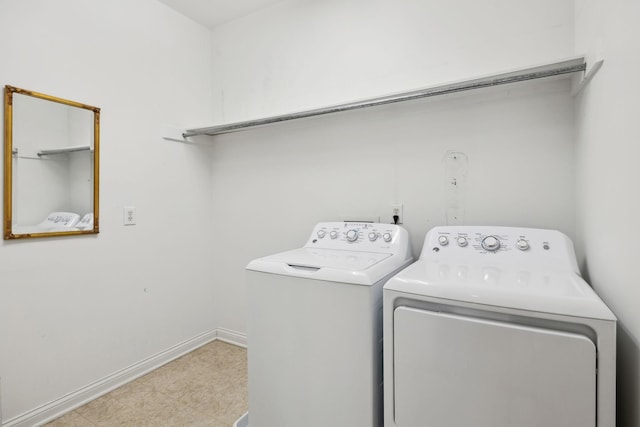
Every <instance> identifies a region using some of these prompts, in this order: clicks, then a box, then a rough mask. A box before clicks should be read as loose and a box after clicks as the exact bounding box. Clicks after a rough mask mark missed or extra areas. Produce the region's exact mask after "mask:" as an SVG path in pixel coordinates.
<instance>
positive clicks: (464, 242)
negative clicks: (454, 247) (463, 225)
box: [456, 236, 469, 248]
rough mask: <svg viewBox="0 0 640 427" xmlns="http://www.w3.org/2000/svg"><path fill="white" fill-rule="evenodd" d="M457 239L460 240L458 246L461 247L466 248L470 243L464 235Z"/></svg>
mask: <svg viewBox="0 0 640 427" xmlns="http://www.w3.org/2000/svg"><path fill="white" fill-rule="evenodd" d="M456 241H457V242H458V246H460V247H461V248H464V247H465V246H467V244H468V243H469V242H468V241H467V238H466V237H462V236H460V237H458V239H457V240H456Z"/></svg>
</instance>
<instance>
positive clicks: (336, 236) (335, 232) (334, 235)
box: [329, 230, 338, 239]
mask: <svg viewBox="0 0 640 427" xmlns="http://www.w3.org/2000/svg"><path fill="white" fill-rule="evenodd" d="M329 236H330V237H331V238H332V239H337V238H338V232H337V231H335V230H333V231H332V232H330V233H329Z"/></svg>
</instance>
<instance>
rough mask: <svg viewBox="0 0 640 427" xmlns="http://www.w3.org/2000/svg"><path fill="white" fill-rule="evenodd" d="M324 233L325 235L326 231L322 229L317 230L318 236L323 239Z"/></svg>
mask: <svg viewBox="0 0 640 427" xmlns="http://www.w3.org/2000/svg"><path fill="white" fill-rule="evenodd" d="M325 235H326V233H325V232H324V230H318V237H319V238H320V239H324V236H325Z"/></svg>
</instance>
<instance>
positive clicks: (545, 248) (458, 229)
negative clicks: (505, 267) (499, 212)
mask: <svg viewBox="0 0 640 427" xmlns="http://www.w3.org/2000/svg"><path fill="white" fill-rule="evenodd" d="M425 257H426V258H434V259H448V260H455V261H456V262H461V263H464V262H465V261H469V262H472V260H473V259H478V258H479V257H482V259H483V260H484V261H482V262H488V261H489V260H491V262H498V263H500V262H502V261H505V262H513V261H514V260H518V261H519V262H524V263H529V262H530V263H535V262H538V261H540V260H542V259H544V262H549V261H550V260H556V261H557V262H558V263H560V264H565V265H570V266H571V268H572V269H575V270H576V271H577V265H576V264H575V252H574V249H573V243H572V242H571V240H570V239H569V238H568V237H567V236H565V235H564V234H562V233H560V232H559V231H555V230H543V229H536V228H519V227H490V226H476V227H474V226H444V227H435V228H433V229H431V230H430V231H429V232H428V233H427V236H426V238H425V242H424V246H423V248H422V253H421V255H420V258H425ZM485 257H490V258H489V259H485Z"/></svg>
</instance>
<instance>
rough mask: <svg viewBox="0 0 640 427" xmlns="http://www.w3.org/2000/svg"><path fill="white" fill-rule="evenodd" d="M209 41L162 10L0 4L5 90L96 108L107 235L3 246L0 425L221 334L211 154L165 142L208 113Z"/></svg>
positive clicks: (87, 2)
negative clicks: (127, 212)
mask: <svg viewBox="0 0 640 427" xmlns="http://www.w3.org/2000/svg"><path fill="white" fill-rule="evenodd" d="M210 44H211V41H210V34H209V31H208V30H206V29H204V28H202V27H200V26H197V25H195V24H194V23H193V22H192V21H189V20H187V19H186V18H184V17H182V16H181V15H178V14H176V13H175V12H173V11H171V10H170V9H168V8H166V7H165V6H164V5H161V4H160V3H158V2H156V1H154V0H139V1H135V2H130V1H125V0H110V1H97V0H60V1H55V2H51V1H47V0H24V1H11V0H0V57H2V67H0V83H1V84H2V85H5V84H10V85H13V86H18V87H22V88H25V89H30V90H35V91H38V92H43V93H46V94H50V95H55V96H59V97H63V98H66V99H71V100H75V101H79V102H84V103H87V104H90V105H95V106H97V107H100V108H101V109H102V123H101V124H102V130H101V137H102V144H101V149H102V151H101V154H102V157H101V176H100V177H101V199H100V202H101V203H100V220H101V221H100V229H101V233H100V234H99V235H98V236H77V237H69V238H48V239H34V240H30V241H2V242H0V377H1V378H2V381H1V384H2V390H1V392H0V394H1V395H2V411H1V412H2V414H3V416H4V421H5V422H9V421H10V420H12V419H14V418H15V417H18V416H20V415H23V414H25V413H27V412H28V411H31V410H34V409H36V408H38V407H39V406H41V405H45V404H47V403H49V402H51V401H54V400H55V399H58V398H61V397H62V396H64V395H66V394H67V393H71V392H74V391H76V390H78V389H81V388H82V387H84V386H86V385H88V384H90V383H92V382H94V381H96V380H99V379H102V378H104V377H106V376H108V375H110V374H112V373H114V372H116V371H119V370H121V369H124V368H127V367H129V366H131V365H133V364H135V363H137V362H140V361H141V360H143V359H146V358H147V357H149V356H152V355H155V354H157V353H159V352H162V351H164V350H166V349H168V348H170V347H172V346H174V345H176V344H179V343H181V342H183V341H186V340H188V339H191V338H193V337H194V336H197V335H198V334H201V333H203V332H207V331H210V330H212V329H213V328H215V327H216V326H217V324H216V321H215V319H214V314H213V307H212V306H213V302H214V299H215V289H214V288H213V286H212V280H211V278H212V276H213V265H212V262H211V258H210V256H209V252H210V248H211V246H212V241H211V239H210V236H211V223H212V221H211V220H210V218H209V217H208V215H207V213H208V211H209V207H210V202H211V199H210V197H211V187H210V160H209V156H208V149H205V148H200V147H195V146H190V145H183V144H178V143H171V142H167V141H164V140H162V139H161V136H162V132H163V130H162V126H163V125H174V124H184V125H189V124H193V123H196V122H201V121H204V120H206V119H207V118H209V117H210V116H211V113H212V108H211V101H210V82H211V73H212V71H211V50H210ZM129 205H132V206H136V207H137V214H138V225H136V226H132V227H124V226H123V225H122V221H123V211H122V208H123V206H129Z"/></svg>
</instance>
